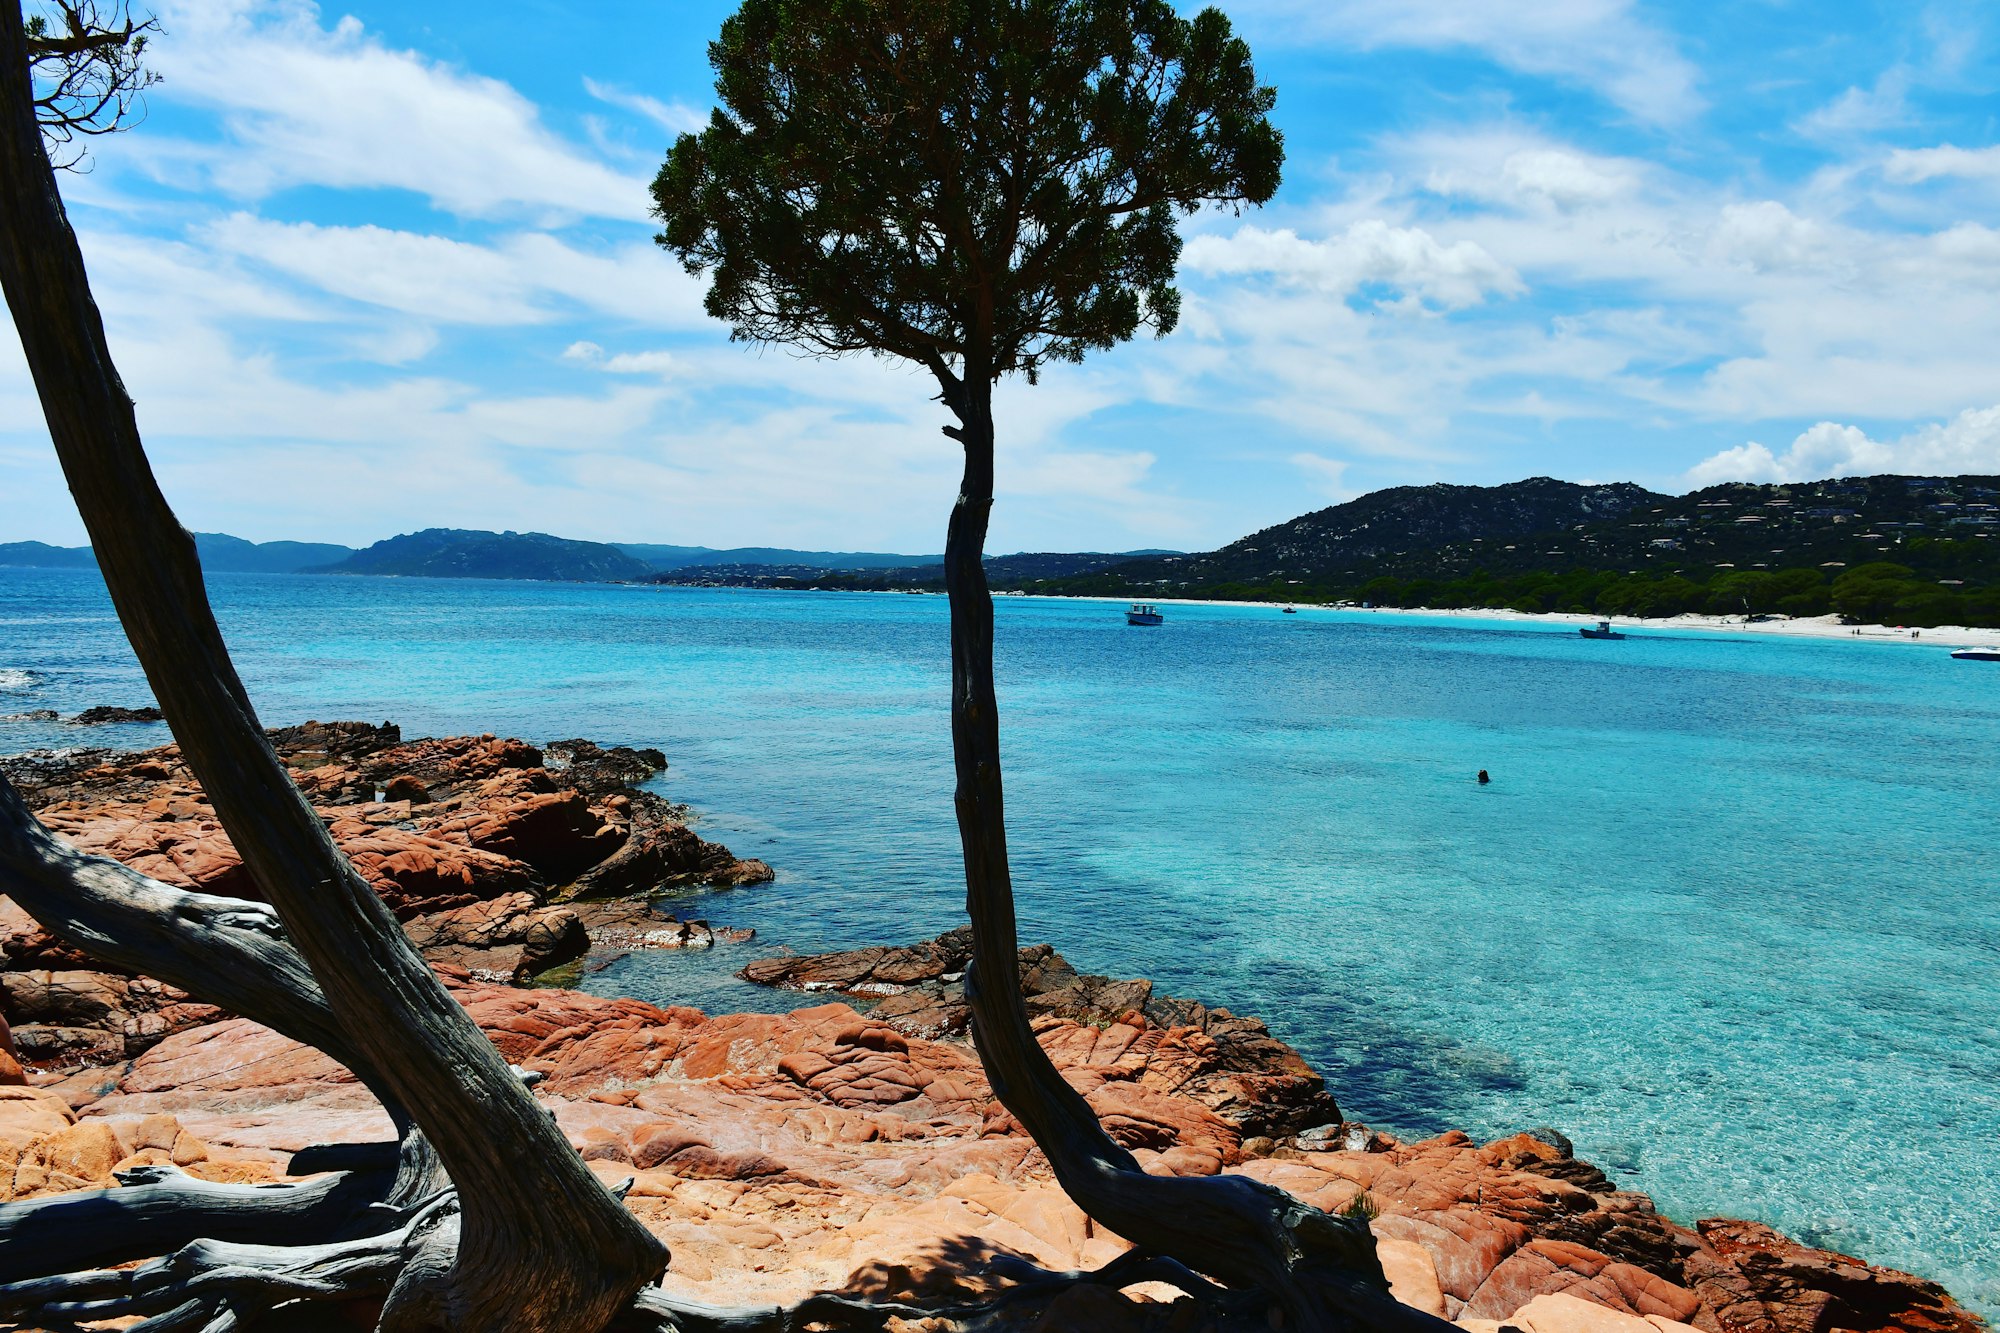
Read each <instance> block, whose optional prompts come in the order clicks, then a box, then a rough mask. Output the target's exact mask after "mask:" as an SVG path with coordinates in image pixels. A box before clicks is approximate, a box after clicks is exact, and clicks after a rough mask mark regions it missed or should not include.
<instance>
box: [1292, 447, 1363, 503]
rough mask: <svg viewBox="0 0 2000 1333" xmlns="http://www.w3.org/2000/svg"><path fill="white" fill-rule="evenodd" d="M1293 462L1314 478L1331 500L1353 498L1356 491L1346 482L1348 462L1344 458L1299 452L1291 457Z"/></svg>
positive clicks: (1318, 486) (1316, 485)
mask: <svg viewBox="0 0 2000 1333" xmlns="http://www.w3.org/2000/svg"><path fill="white" fill-rule="evenodd" d="M1291 464H1292V466H1293V467H1295V468H1297V469H1299V471H1301V472H1303V473H1305V474H1306V476H1307V477H1309V478H1311V479H1312V484H1313V486H1314V488H1315V489H1317V490H1319V491H1320V492H1321V493H1323V494H1324V495H1325V496H1326V497H1327V498H1328V499H1329V500H1351V499H1353V498H1354V492H1353V491H1351V490H1349V489H1348V487H1347V484H1346V477H1347V469H1348V466H1349V464H1348V462H1347V460H1346V459H1344V458H1328V457H1326V456H1325V455H1323V454H1313V453H1297V454H1293V455H1292V457H1291Z"/></svg>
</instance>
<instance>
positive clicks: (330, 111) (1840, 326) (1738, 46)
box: [0, 0, 2000, 551]
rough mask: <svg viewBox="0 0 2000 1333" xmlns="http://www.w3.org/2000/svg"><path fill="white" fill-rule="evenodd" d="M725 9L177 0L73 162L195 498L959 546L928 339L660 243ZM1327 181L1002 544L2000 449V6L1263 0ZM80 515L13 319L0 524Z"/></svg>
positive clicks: (272, 534) (97, 257) (1262, 222)
mask: <svg viewBox="0 0 2000 1333" xmlns="http://www.w3.org/2000/svg"><path fill="white" fill-rule="evenodd" d="M729 8H730V6H728V5H723V4H710V3H676V4H671V5H637V4H622V3H616V2H615V0H607V2H605V3H595V4H591V5H587V6H586V5H580V4H567V3H552V2H548V0H543V2H541V3H515V4H492V3H486V4H478V5H474V4H463V3H455V2H441V3H427V4H424V5H409V4H386V3H383V4H373V3H368V4H354V5H329V6H325V7H316V6H314V5H311V4H304V3H289V2H286V0H278V2H276V3H255V2H253V0H173V2H172V3H166V4H164V5H163V7H162V9H161V18H162V21H163V23H164V25H165V28H166V35H165V36H164V37H163V38H162V39H161V40H160V41H159V43H158V46H157V66H158V68H159V70H160V72H161V74H162V75H163V76H164V80H165V81H164V82H163V83H162V84H161V86H160V87H159V88H158V89H156V90H155V91H154V93H153V94H152V95H151V98H150V109H149V116H148V119H147V120H146V122H145V123H144V124H143V125H142V126H141V127H140V128H139V129H138V130H137V131H135V132H133V133H130V134H126V135H121V136H117V137H116V138H115V139H112V140H108V141H101V142H100V143H99V145H98V151H97V154H96V159H95V163H94V169H93V170H92V171H91V173H90V174H88V175H86V176H77V177H73V178H69V179H67V180H66V181H65V188H66V191H67V197H68V199H69V203H70V210H71V215H72V218H73V220H74V221H75V223H76V225H77V228H78V231H79V233H80V235H81V237H82V240H83V244H84V248H85V252H86V255H87V257H88V258H89V261H90V264H91V271H92V276H93V280H94V283H95V286H96V290H97V294H98V298H99V301H100V303H101V304H102V305H103V307H104V309H105V313H106V317H107V321H108V324H109V328H110V331H111V337H112V343H113V348H114V351H115V352H116V354H117V357H118V359H119V363H120V366H121V368H122V369H123V371H124V374H125V377H126V380H127V383H128V386H129V387H130V388H131V389H132V391H133V395H134V397H135V398H136V399H137V401H138V404H139V415H140V424H141V426H142V428H143V429H144V430H145V432H146V435H147V440H148V443H149V447H150V449H151V451H152V453H153V456H154V458H155V461H156V465H157V466H158V468H159V470H160V473H161V475H162V479H163V481H164V482H165V484H166V486H167V488H168V492H169V495H170V497H171V498H172V500H173V501H174V503H175V505H176V506H177V508H178V509H179V511H180V513H181V515H182V517H183V518H184V520H185V521H187V522H188V523H189V524H190V526H193V527H196V528H199V529H204V530H222V531H228V532H234V533H238V534H240V535H243V536H247V537H251V538H253V539H258V540H266V539H271V538H278V537H292V538H302V539H315V540H330V541H343V542H349V543H365V542H368V541H372V540H375V539H377V538H380V537H384V536H387V535H389V534H391V533H394V532H401V531H408V530H410V529H413V528H418V527H426V526H446V525H448V526H461V527H488V528H510V527H511V528H517V529H540V530H546V531H552V532H557V533H561V534H564V535H568V536H577V537H588V538H596V539H601V540H628V541H660V542H684V543H699V544H703V545H711V546H734V545H753V544H755V545H788V546H804V547H821V548H825V547H832V548H842V549H878V550H879V549H891V550H910V551H920V550H936V549H938V548H939V547H940V546H941V544H942V536H943V527H944V518H945V515H946V512H947V510H948V508H949V505H950V502H951V498H952V496H953V494H954V493H955V490H956V478H957V469H956V459H955V457H954V456H953V446H952V445H951V444H950V442H949V441H947V440H945V439H944V438H943V437H941V436H940V435H939V434H938V433H937V427H938V425H939V424H940V422H941V420H942V417H941V415H940V412H939V409H938V408H937V406H936V405H935V404H934V403H932V402H930V401H929V399H930V392H931V391H930V390H929V389H928V387H927V385H926V382H925V380H924V379H923V378H922V376H921V375H920V374H917V373H913V372H911V371H910V370H908V369H906V368H903V367H901V366H898V365H893V364H889V363H883V362H877V361H870V360H866V359H861V360H849V361H842V362H835V363H828V362H815V361H804V360H800V359H797V358H795V357H793V356H791V355H789V354H788V353H786V352H784V351H782V350H778V349H763V350H758V349H752V348H747V347H744V346H741V345H731V344H730V343H729V342H728V341H727V338H726V334H725V331H724V330H723V329H721V328H720V327H718V326H716V325H714V324H713V323H712V322H711V321H709V320H707V319H706V317H705V316H704V315H703V314H702V312H701V309H700V287H699V284H698V283H696V282H695V281H694V280H692V279H689V278H687V277H686V276H685V275H683V274H682V273H681V272H680V271H679V270H678V268H677V267H676V266H675V265H674V264H673V263H672V262H671V261H670V260H669V259H668V258H667V257H666V256H665V255H664V254H663V253H662V252H660V251H659V250H658V249H657V247H655V246H654V245H653V244H652V241H651V235H652V227H651V225H650V224H649V221H648V218H647V215H646V210H647V207H648V204H649V200H648V198H647V195H646V190H645V187H646V184H647V182H648V181H649V180H650V178H651V176H652V174H653V172H654V170H655V169H656V168H657V166H658V164H659V160H660V158H661V156H662V154H663V153H664V151H665V148H666V146H667V144H668V142H669V141H670V139H671V137H672V135H673V134H674V133H675V132H677V131H678V130H680V129H683V128H688V127H691V126H693V125H695V124H697V123H699V121H700V120H701V119H702V118H703V117H704V116H705V114H706V110H707V107H708V105H709V91H710V84H709V74H708V70H707V67H706V58H705V46H706V43H707V41H708V39H709V38H710V37H711V36H712V35H713V33H714V31H715V29H716V27H717V25H718V24H719V23H720V21H721V19H722V18H723V17H724V15H725V14H726V13H727V12H728V10H729ZM1227 8H1228V10H1229V12H1230V13H1231V15H1232V17H1233V18H1234V19H1235V20H1236V22H1237V24H1238V27H1239V29H1240V30H1241V31H1243V32H1244V33H1245V35H1246V36H1247V37H1248V38H1249V39H1250V42H1251V45H1252V49H1253V50H1254V51H1255V53H1256V56H1257V63H1258V67H1259V71H1260V73H1261V74H1262V75H1263V76H1264V78H1265V79H1266V80H1267V81H1268V82H1271V83H1274V84H1276V85H1277V87H1278V90H1279V100H1278V110H1277V119H1278V121H1279V123H1280V124H1281V125H1282V127H1283V128H1284V131H1285V134H1286V137H1287V144H1288V148H1289V161H1288V163H1287V167H1286V180H1285V185H1284V187H1283V188H1282V189H1281V190H1280V192H1279V194H1278V197H1277V198H1276V199H1275V200H1274V201H1273V202H1272V204H1271V205H1270V206H1268V207H1266V208H1264V209H1263V210H1261V211H1258V212H1254V213H1251V214H1247V215H1245V216H1244V217H1241V218H1237V217H1233V216H1226V215H1221V216H1214V217H1202V218H1199V219H1196V220H1195V222H1194V223H1193V224H1192V225H1191V226H1190V228H1189V240H1188V245H1187V250H1186V253H1185V255H1184V263H1183V278H1184V282H1183V287H1184V290H1185V292H1186V295H1187V300H1186V308H1185V312H1184V318H1183V322H1182V327H1181V329H1180V331H1179V332H1177V333H1175V334H1174V335H1173V336H1172V337H1170V338H1168V339H1165V340H1160V341H1155V340H1151V339H1146V340H1142V341H1140V342H1137V343H1134V344H1130V345H1128V346H1126V347H1123V348H1120V349H1118V350H1117V351H1115V352H1112V353H1109V354H1106V355H1102V356H1100V357H1098V358H1096V359H1095V360H1093V361H1091V362H1090V363H1088V364H1086V365H1084V366H1082V367H1080V368H1074V369H1071V368H1063V369H1060V370H1058V371H1056V372H1053V373H1051V374H1050V375H1048V376H1047V377H1046V378H1045V380H1044V382H1043V383H1042V384H1041V385H1040V386H1037V387H1033V388H1030V387H1028V386H1026V385H1009V386H1006V387H1005V388H1003V390H1002V394H1001V399H1000V412H1001V417H1000V428H1001V436H1002V441H1001V480H1000V491H1001V496H1000V504H999V506H998V508H997V510H996V513H995V518H994V532H993V543H992V544H993V547H994V548H995V549H999V550H1015V549H1069V550H1074V549H1125V548H1130V547H1137V546H1174V547H1184V548H1206V547H1210V546H1214V545H1217V544H1220V543H1221V542H1224V541H1228V540H1230V539H1232V538H1234V537H1237V536H1240V535H1242V534H1243V533H1245V532H1248V531H1251V530H1253V529H1255V528H1258V527H1261V526H1263V525H1265V524H1268V523H1271V522H1275V521H1278V520H1281V519H1284V518H1288V517H1290V516H1292V515H1294V514H1297V513H1301V512H1304V511H1306V510H1310V509H1315V508H1318V507H1320V506H1321V505H1324V504H1327V503H1330V502H1332V501H1334V500H1338V499H1344V498H1348V497H1351V496H1353V495H1356V494H1359V493H1361V492H1363V491H1367V490H1372V489H1375V488H1377V487H1381V486H1388V485H1398V484H1405V483H1421V482H1430V481H1455V482H1479V483H1491V482H1501V481H1509V480H1513V479H1515V478H1519V477H1523V476H1528V475H1534V474H1549V475H1554V476H1558V477H1566V478H1571V479H1575V480H1634V481H1639V482H1642V483H1644V484H1647V485H1650V486H1654V487H1657V488H1661V489H1668V490H1685V489H1687V488H1689V487H1690V486H1693V485H1697V484H1703V483H1706V482H1709V481H1717V480H1729V479H1749V480H1779V479H1804V478H1810V477H1818V476H1828V475H1838V474H1848V473H1857V472H1861V473H1866V472H1880V471H1913V472H1956V471H1986V472H2000V356H1996V355H1995V348H1996V347H2000V299H1996V298H2000V95H1996V93H1995V89H1996V85H2000V78H1997V77H1996V76H2000V11H1996V10H1995V8H1994V7H1993V6H1992V5H1990V4H1972V3H1938V4H1928V5H1927V4H1922V3H1899V4H1890V3H1881V4H1875V3H1848V2H1846V0H1811V2H1810V3H1809V2H1808V0H1735V2H1734V3H1731V2H1728V0H1722V2H1710V3H1700V4H1641V3H1628V2H1626V0H1537V2H1536V3H1532V4H1522V3H1519V0H1504V2H1498V0H1456V2H1448V0H1237V3H1234V4H1231V5H1229V6H1227ZM27 538H35V539H40V540H46V541H56V542H65V543H67V542H73V541H77V540H80V538H81V529H80V527H79V526H78V524H77V523H76V521H75V519H74V517H73V511H72V510H71V507H70V505H69V500H68V496H67V494H66V493H65V491H64V490H63V487H62V483H61V479H60V477H59V475H58V474H57V473H56V471H55V468H54V465H53V461H52V460H51V458H50V455H49V449H48V442H47V438H46V435H45V433H44V432H43V430H42V427H41V421H40V414H39V410H38V409H37V407H36V404H35V401H34V397H33V393H32V390H31V388H30V386H29V384H28V382H27V378H26V373H25V370H24V369H23V367H22V365H21V363H20V359H19V353H18V350H17V349H16V347H15V346H14V344H13V342H12V340H11V339H10V340H8V341H7V345H6V346H5V348H4V350H0V540H10V539H27Z"/></svg>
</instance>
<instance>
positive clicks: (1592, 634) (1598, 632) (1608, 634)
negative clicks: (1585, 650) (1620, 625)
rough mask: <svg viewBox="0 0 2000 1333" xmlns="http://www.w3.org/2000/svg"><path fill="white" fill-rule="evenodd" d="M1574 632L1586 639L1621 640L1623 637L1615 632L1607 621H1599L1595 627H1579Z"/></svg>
mask: <svg viewBox="0 0 2000 1333" xmlns="http://www.w3.org/2000/svg"><path fill="white" fill-rule="evenodd" d="M1576 632H1577V633H1578V634H1581V635H1582V636H1583V637H1584V638H1586V639H1622V638H1624V637H1625V636H1624V635H1623V634H1620V633H1619V632H1618V631H1617V630H1615V629H1613V628H1611V622H1610V621H1608V620H1600V621H1598V622H1597V623H1596V624H1595V625H1584V626H1581V627H1579V628H1578V629H1577V631H1576Z"/></svg>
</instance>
